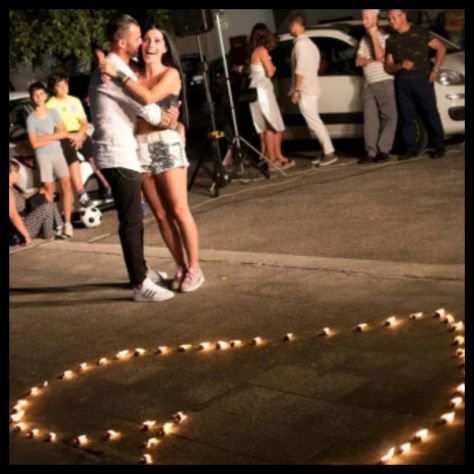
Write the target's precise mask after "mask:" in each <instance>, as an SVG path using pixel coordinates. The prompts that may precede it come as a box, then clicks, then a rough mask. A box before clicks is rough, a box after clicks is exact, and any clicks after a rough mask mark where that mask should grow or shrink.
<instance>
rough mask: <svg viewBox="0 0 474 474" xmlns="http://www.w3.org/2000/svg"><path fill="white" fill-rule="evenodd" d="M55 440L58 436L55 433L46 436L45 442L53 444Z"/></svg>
mask: <svg viewBox="0 0 474 474" xmlns="http://www.w3.org/2000/svg"><path fill="white" fill-rule="evenodd" d="M57 439H58V435H57V434H56V433H49V434H48V438H47V441H49V442H50V443H55V442H56V440H57Z"/></svg>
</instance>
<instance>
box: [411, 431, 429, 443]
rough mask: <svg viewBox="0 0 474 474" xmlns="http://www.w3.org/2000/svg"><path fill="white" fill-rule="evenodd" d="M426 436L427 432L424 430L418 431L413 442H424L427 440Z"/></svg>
mask: <svg viewBox="0 0 474 474" xmlns="http://www.w3.org/2000/svg"><path fill="white" fill-rule="evenodd" d="M428 434H429V431H428V430H427V429H426V428H424V429H422V430H419V431H417V432H416V433H415V436H414V440H415V441H421V442H423V441H426V440H427V439H428Z"/></svg>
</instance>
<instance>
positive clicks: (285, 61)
mask: <svg viewBox="0 0 474 474" xmlns="http://www.w3.org/2000/svg"><path fill="white" fill-rule="evenodd" d="M311 39H312V40H313V41H314V43H315V44H316V45H317V46H318V48H319V52H320V55H321V63H320V67H319V76H345V75H349V76H360V75H361V74H362V71H361V70H360V68H356V65H355V58H356V53H357V51H356V48H355V47H354V46H351V45H350V44H348V43H345V42H344V41H341V40H338V39H335V38H325V37H324V38H314V37H313V38H311ZM292 50H293V41H291V40H290V41H282V42H280V43H279V45H278V46H277V48H275V50H273V51H272V60H273V63H274V64H275V66H276V68H277V72H276V75H275V76H276V78H277V79H290V78H291V52H292Z"/></svg>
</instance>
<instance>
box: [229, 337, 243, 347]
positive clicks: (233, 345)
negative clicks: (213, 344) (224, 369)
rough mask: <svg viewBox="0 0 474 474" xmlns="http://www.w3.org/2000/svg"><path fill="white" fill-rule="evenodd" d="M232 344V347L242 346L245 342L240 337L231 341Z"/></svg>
mask: <svg viewBox="0 0 474 474" xmlns="http://www.w3.org/2000/svg"><path fill="white" fill-rule="evenodd" d="M230 345H231V346H232V347H242V346H243V342H242V341H241V340H239V339H235V340H234V341H231V342H230Z"/></svg>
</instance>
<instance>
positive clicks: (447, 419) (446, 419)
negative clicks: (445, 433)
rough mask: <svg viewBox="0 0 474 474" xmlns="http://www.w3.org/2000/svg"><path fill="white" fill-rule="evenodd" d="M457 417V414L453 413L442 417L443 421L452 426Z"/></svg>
mask: <svg viewBox="0 0 474 474" xmlns="http://www.w3.org/2000/svg"><path fill="white" fill-rule="evenodd" d="M455 416H456V413H455V412H454V411H452V412H451V413H445V414H444V415H442V416H441V420H442V421H443V422H444V423H446V424H447V425H450V424H451V423H452V422H453V421H454V417H455Z"/></svg>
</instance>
